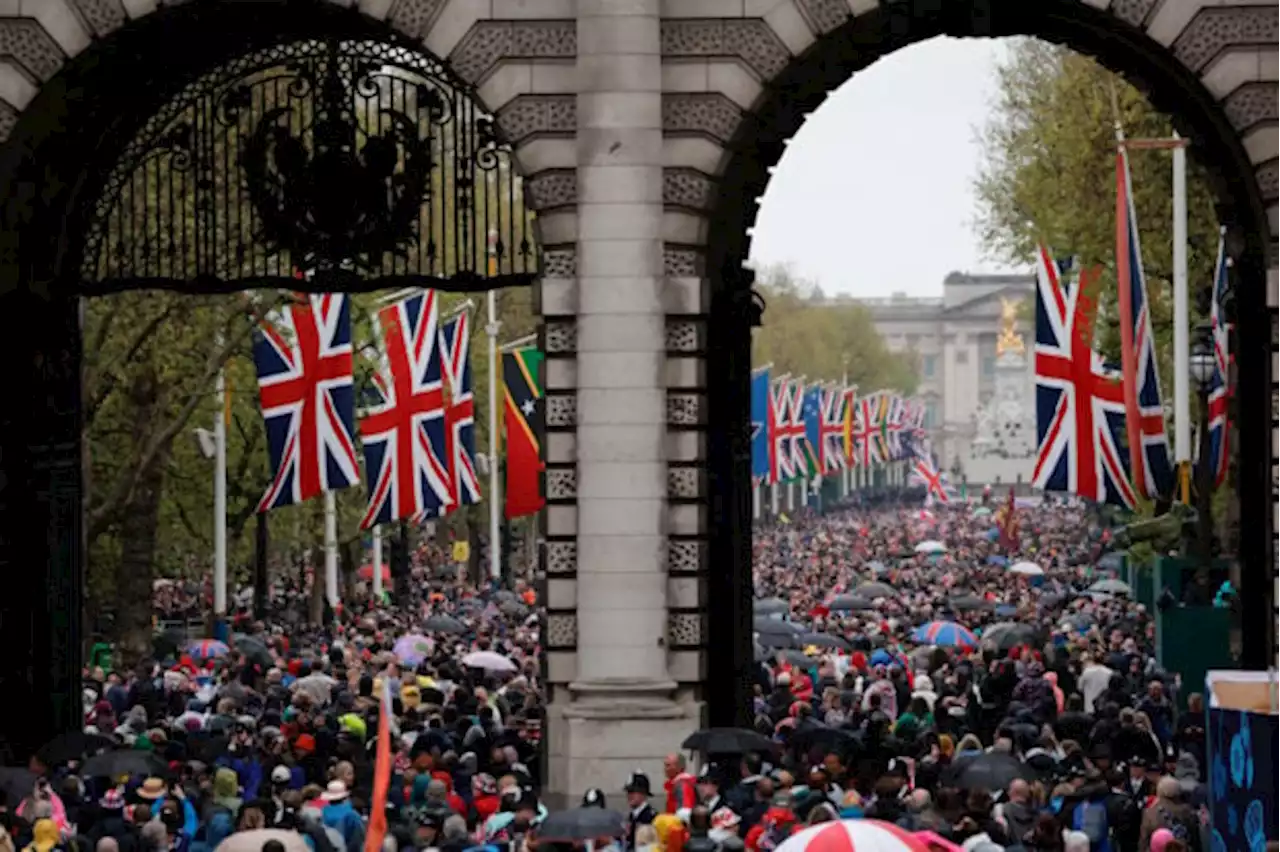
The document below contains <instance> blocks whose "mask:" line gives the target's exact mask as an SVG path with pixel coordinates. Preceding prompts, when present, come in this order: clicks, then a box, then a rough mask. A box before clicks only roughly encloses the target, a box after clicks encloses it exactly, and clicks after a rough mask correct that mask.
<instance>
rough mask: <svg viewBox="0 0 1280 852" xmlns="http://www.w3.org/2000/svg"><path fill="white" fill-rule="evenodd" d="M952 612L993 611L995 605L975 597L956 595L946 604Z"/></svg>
mask: <svg viewBox="0 0 1280 852" xmlns="http://www.w3.org/2000/svg"><path fill="white" fill-rule="evenodd" d="M947 603H948V604H950V606H951V608H952V609H954V610H975V609H995V608H996V605H995V604H993V603H992V602H991V601H989V600H987V599H986V598H982V597H978V596H977V595H958V596H956V597H954V598H952V599H951V600H950V601H948V602H947Z"/></svg>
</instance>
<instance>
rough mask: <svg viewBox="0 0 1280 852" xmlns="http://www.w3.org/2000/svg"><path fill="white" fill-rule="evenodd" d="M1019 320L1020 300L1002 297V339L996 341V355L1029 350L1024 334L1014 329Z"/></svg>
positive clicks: (1020, 353) (1017, 353)
mask: <svg viewBox="0 0 1280 852" xmlns="http://www.w3.org/2000/svg"><path fill="white" fill-rule="evenodd" d="M1017 322H1018V301H1017V300H1016V299H1006V298H1005V297H1003V296H1001V297H1000V339H999V340H997V341H996V355H997V356H999V355H1003V354H1004V353H1006V352H1013V353H1014V354H1016V355H1022V354H1023V353H1025V352H1026V351H1027V347H1026V344H1024V343H1023V342H1022V335H1020V334H1018V332H1016V331H1014V330H1013V327H1014V325H1016V324H1017Z"/></svg>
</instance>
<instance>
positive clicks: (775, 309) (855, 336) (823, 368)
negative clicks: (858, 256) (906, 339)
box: [751, 267, 917, 393]
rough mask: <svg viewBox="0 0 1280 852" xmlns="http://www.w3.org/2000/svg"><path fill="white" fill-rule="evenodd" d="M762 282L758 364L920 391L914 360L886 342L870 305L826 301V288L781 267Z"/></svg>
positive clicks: (867, 387) (814, 377)
mask: <svg viewBox="0 0 1280 852" xmlns="http://www.w3.org/2000/svg"><path fill="white" fill-rule="evenodd" d="M758 281H759V282H760V283H759V284H758V289H759V290H760V293H761V295H763V296H764V298H765V312H764V326H763V327H762V328H760V329H758V330H757V331H756V332H755V334H754V337H753V339H752V347H751V348H752V360H753V361H754V362H755V363H756V364H772V365H773V371H774V373H775V374H778V375H781V374H783V373H789V374H791V375H793V376H806V377H807V378H808V379H809V380H810V381H814V382H817V381H822V382H839V381H843V380H844V379H845V377H846V376H847V377H848V381H849V382H850V383H851V384H856V385H857V386H858V387H859V388H861V389H862V390H863V391H864V392H865V391H872V390H880V389H882V388H892V389H896V390H900V391H902V392H904V393H910V392H912V391H913V390H915V387H916V384H917V377H916V373H915V364H914V363H913V359H912V358H911V357H910V355H909V354H898V353H894V352H890V351H889V350H888V349H887V348H886V347H885V345H884V340H883V339H882V338H881V337H880V334H879V332H877V331H876V328H875V324H874V322H873V321H872V318H871V314H870V312H869V311H867V309H866V308H864V307H862V306H861V305H858V304H857V303H856V302H849V303H838V302H837V303H832V302H829V301H826V300H825V299H824V298H823V296H822V293H821V291H820V290H818V289H817V288H815V287H814V286H813V285H812V284H809V283H807V282H800V281H796V280H795V279H793V278H792V277H791V275H790V273H788V272H787V270H785V269H783V268H781V267H773V268H770V269H767V270H763V271H762V272H761V273H760V274H759V276H758Z"/></svg>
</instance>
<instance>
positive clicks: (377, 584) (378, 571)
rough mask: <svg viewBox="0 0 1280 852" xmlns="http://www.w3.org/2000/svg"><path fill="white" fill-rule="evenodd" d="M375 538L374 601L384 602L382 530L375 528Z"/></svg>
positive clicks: (373, 534) (372, 531)
mask: <svg viewBox="0 0 1280 852" xmlns="http://www.w3.org/2000/svg"><path fill="white" fill-rule="evenodd" d="M370 534H371V535H372V536H373V600H374V601H375V602H377V601H380V600H382V530H380V529H378V527H376V526H375V527H374V528H373V529H372V530H371V531H370Z"/></svg>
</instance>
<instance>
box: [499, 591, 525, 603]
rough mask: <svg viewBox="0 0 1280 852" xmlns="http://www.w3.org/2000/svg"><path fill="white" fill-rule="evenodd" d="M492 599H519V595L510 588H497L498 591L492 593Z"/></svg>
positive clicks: (500, 600)
mask: <svg viewBox="0 0 1280 852" xmlns="http://www.w3.org/2000/svg"><path fill="white" fill-rule="evenodd" d="M493 599H494V600H495V601H498V602H502V601H518V600H520V596H519V595H517V594H516V593H515V592H513V591H511V590H510V589H498V591H496V592H494V593H493Z"/></svg>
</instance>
